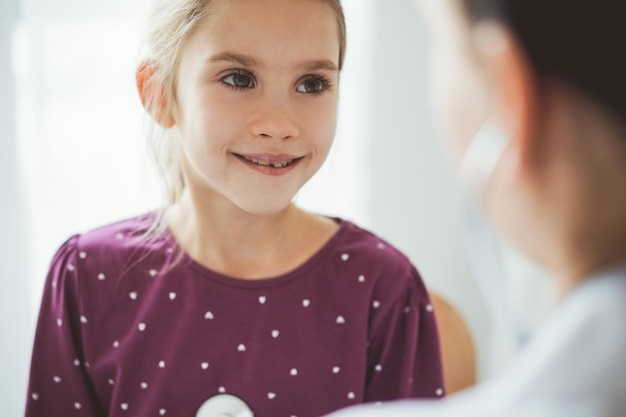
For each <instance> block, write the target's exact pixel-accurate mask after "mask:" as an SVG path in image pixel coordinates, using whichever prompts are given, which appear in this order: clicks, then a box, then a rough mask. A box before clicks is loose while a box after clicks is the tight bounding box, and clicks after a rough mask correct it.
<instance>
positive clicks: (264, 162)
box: [234, 154, 302, 169]
mask: <svg viewBox="0 0 626 417" xmlns="http://www.w3.org/2000/svg"><path fill="white" fill-rule="evenodd" d="M234 155H235V156H236V157H238V158H239V159H243V160H244V161H247V162H250V163H252V164H255V165H259V166H262V167H271V168H278V169H280V168H287V167H288V166H290V165H291V164H293V163H294V162H298V161H300V160H301V159H302V157H300V158H289V159H276V160H274V159H265V158H255V157H251V156H246V155H241V154H234Z"/></svg>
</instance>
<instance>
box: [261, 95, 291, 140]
mask: <svg viewBox="0 0 626 417" xmlns="http://www.w3.org/2000/svg"><path fill="white" fill-rule="evenodd" d="M283 100H284V101H283V102H282V103H280V102H279V103H277V102H276V100H274V102H269V101H265V102H264V103H262V104H261V105H260V106H259V108H258V110H257V112H256V114H255V117H254V118H253V119H252V123H251V125H250V129H251V133H252V134H253V135H254V136H255V137H259V138H265V139H277V140H285V139H292V138H296V137H298V136H299V135H300V129H299V127H298V124H297V122H296V118H295V116H294V114H293V112H292V111H291V109H290V106H289V104H288V102H287V100H288V99H286V98H285V99H283Z"/></svg>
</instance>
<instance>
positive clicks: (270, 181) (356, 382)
mask: <svg viewBox="0 0 626 417" xmlns="http://www.w3.org/2000/svg"><path fill="white" fill-rule="evenodd" d="M148 44H149V45H148V49H149V50H148V56H147V58H146V59H145V60H144V61H143V63H142V64H141V65H140V67H139V70H138V72H137V84H138V88H139V93H140V96H141V99H142V102H143V104H144V106H145V108H146V110H147V112H148V113H149V114H150V115H151V116H152V118H153V119H154V120H155V121H156V123H157V124H158V125H159V127H160V128H161V129H162V130H164V131H165V132H166V133H167V134H166V135H165V136H163V137H162V139H163V140H164V143H163V144H162V145H164V147H165V148H166V149H167V150H168V153H167V162H168V168H169V171H168V172H169V173H170V175H169V176H168V177H167V179H168V183H169V186H170V190H171V194H170V195H171V202H170V203H171V204H169V205H168V206H167V208H166V209H164V210H162V211H159V212H154V213H149V214H147V215H143V216H141V217H137V218H133V219H130V220H126V221H122V222H119V223H116V224H112V225H108V226H105V227H103V228H100V229H97V230H94V231H91V232H89V233H86V234H82V235H77V236H74V237H72V238H70V239H69V240H68V241H67V242H66V243H65V244H64V245H63V246H62V247H61V249H60V250H59V251H58V253H57V254H56V256H55V258H54V260H53V262H52V265H51V268H50V273H49V276H48V279H47V282H46V287H45V292H44V296H43V302H42V306H41V313H40V319H39V324H38V328H37V335H36V340H35V347H34V353H33V360H32V368H31V380H30V387H29V394H28V405H27V409H26V415H27V416H28V417H36V416H111V417H112V416H130V415H132V416H141V417H144V416H164V415H167V416H194V415H204V416H210V415H222V413H224V414H223V415H226V412H231V410H225V409H219V410H217V411H210V410H209V411H207V410H208V408H210V407H211V404H214V403H215V401H213V402H211V401H212V400H217V402H218V403H220V402H221V401H223V402H226V403H227V402H228V401H230V400H233V398H235V397H232V396H230V395H231V394H232V395H234V396H236V397H238V398H240V399H241V403H242V404H243V403H245V404H247V406H248V407H249V408H250V409H251V410H252V411H253V412H254V415H256V416H258V417H277V416H298V417H306V416H319V415H321V414H324V413H326V412H330V411H332V410H335V409H338V408H341V407H344V406H347V405H351V404H356V403H360V402H366V401H385V400H391V399H395V398H406V397H438V396H441V395H443V389H442V387H443V382H442V376H441V363H440V356H439V349H438V337H437V329H436V326H435V319H434V315H433V312H432V307H431V305H430V303H429V299H428V295H427V293H426V290H425V288H424V285H423V283H422V281H421V279H420V277H419V275H418V273H417V272H416V270H415V269H414V268H413V266H412V265H411V264H410V263H409V261H408V260H407V259H406V258H405V257H404V256H403V255H402V254H401V253H399V252H398V251H397V250H395V249H393V248H392V247H390V246H389V245H388V244H386V243H385V242H383V241H381V240H380V239H379V238H377V237H376V236H374V235H372V234H370V233H368V232H366V231H364V230H362V229H359V228H358V227H356V226H355V225H353V224H351V223H350V222H347V221H344V220H340V219H330V218H326V217H322V216H319V215H314V214H311V213H307V212H305V211H302V210H300V209H298V208H297V207H295V206H294V205H293V204H291V200H292V198H293V197H294V195H295V193H296V192H297V191H298V190H299V189H300V187H302V185H303V184H304V183H305V182H306V181H307V180H308V179H309V178H310V177H311V176H312V175H313V174H314V173H315V172H316V171H317V170H318V169H319V167H320V166H321V164H322V162H323V161H324V159H325V157H326V155H327V153H328V151H329V148H330V146H331V143H332V140H333V136H334V134H335V122H336V115H337V99H338V82H339V71H340V69H341V66H342V62H343V56H344V49H345V25H344V18H343V14H342V9H341V5H340V4H339V2H338V1H333V0H299V1H294V0H237V1H226V0H214V1H208V0H204V1H201V0H176V1H174V0H160V1H158V2H157V3H156V4H155V9H154V13H153V17H152V21H151V24H150V32H149V36H148ZM207 400H209V402H207ZM205 402H207V403H205ZM203 404H204V406H203ZM205 412H207V413H208V414H205ZM233 414H235V413H234V412H233Z"/></svg>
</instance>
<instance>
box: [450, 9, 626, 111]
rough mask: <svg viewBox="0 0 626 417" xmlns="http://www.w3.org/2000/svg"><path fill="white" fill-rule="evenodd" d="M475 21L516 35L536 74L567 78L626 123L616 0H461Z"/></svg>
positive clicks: (625, 72) (624, 60)
mask: <svg viewBox="0 0 626 417" xmlns="http://www.w3.org/2000/svg"><path fill="white" fill-rule="evenodd" d="M460 1H461V2H462V3H463V6H464V8H465V11H466V12H467V15H468V16H469V18H470V20H472V21H482V20H485V19H495V20H498V21H500V22H502V23H504V24H505V25H507V26H508V27H509V28H510V30H511V31H512V32H513V33H514V34H515V36H517V38H518V40H519V42H520V43H521V44H522V46H523V48H524V49H525V51H526V53H527V55H528V57H529V59H530V61H531V63H532V64H533V66H534V68H535V70H536V72H537V74H538V75H539V76H540V77H543V78H547V79H557V80H560V81H564V82H566V83H568V84H569V85H571V86H573V87H574V88H577V89H578V90H579V91H582V92H583V93H585V94H586V95H588V96H590V97H592V98H594V99H595V100H597V101H598V102H600V103H601V104H603V105H604V106H605V107H606V108H607V109H609V110H610V111H612V112H613V113H615V114H616V115H617V117H618V118H619V120H621V121H622V122H623V123H626V80H625V77H626V52H625V46H624V44H625V42H626V23H625V22H624V14H623V11H624V4H623V2H621V1H616V0H594V1H589V0H584V1H583V0H460Z"/></svg>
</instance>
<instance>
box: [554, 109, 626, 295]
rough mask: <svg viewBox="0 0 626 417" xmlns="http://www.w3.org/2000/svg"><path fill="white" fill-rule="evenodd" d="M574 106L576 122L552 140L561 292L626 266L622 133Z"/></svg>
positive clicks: (625, 145)
mask: <svg viewBox="0 0 626 417" xmlns="http://www.w3.org/2000/svg"><path fill="white" fill-rule="evenodd" d="M572 103H574V104H572ZM576 103H578V102H577V101H575V100H570V101H569V110H570V111H571V112H572V113H571V114H573V115H574V117H572V118H570V119H569V120H568V123H564V124H563V125H562V126H561V130H560V135H559V136H557V135H556V134H555V135H554V137H556V138H557V139H556V140H557V141H558V143H559V147H558V149H557V152H559V153H560V155H561V163H560V164H558V165H557V166H556V167H555V171H554V175H553V178H558V179H559V181H555V182H554V184H555V185H556V186H557V187H558V188H559V189H560V191H558V190H556V188H554V187H553V194H554V195H555V196H556V197H555V200H553V201H556V199H560V200H561V201H560V202H556V203H555V205H557V206H558V208H559V212H558V213H555V214H559V213H560V214H559V215H558V217H559V219H558V220H557V219H556V218H553V220H554V221H553V223H554V224H560V227H559V228H558V229H555V230H554V231H555V232H557V233H554V235H555V236H558V238H557V240H556V243H557V244H558V246H559V248H560V249H555V252H558V253H559V254H560V256H557V257H556V259H558V261H556V262H555V264H554V265H553V267H554V269H555V271H556V273H557V274H558V276H559V277H560V278H561V283H562V285H561V288H562V293H568V292H569V291H571V290H572V289H573V288H574V287H576V286H577V285H578V284H580V283H582V282H583V281H585V280H587V279H588V278H589V277H590V276H591V275H593V274H595V273H597V272H600V271H602V270H605V269H607V268H611V267H613V266H615V265H618V264H621V263H626V186H625V185H626V136H625V134H626V132H625V131H624V129H623V126H622V125H621V124H619V123H615V122H613V121H612V120H611V119H610V118H609V117H608V116H606V115H605V113H604V112H603V111H602V110H598V109H595V107H594V104H588V103H587V104H580V106H584V107H582V108H577V107H576ZM580 103H586V102H583V101H580ZM564 107H565V106H561V108H564ZM554 160H556V157H555V158H552V161H554ZM556 170H558V171H560V172H558V171H556ZM559 192H560V193H563V194H562V195H560V198H559V196H558V193H559ZM555 217H556V216H555Z"/></svg>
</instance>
